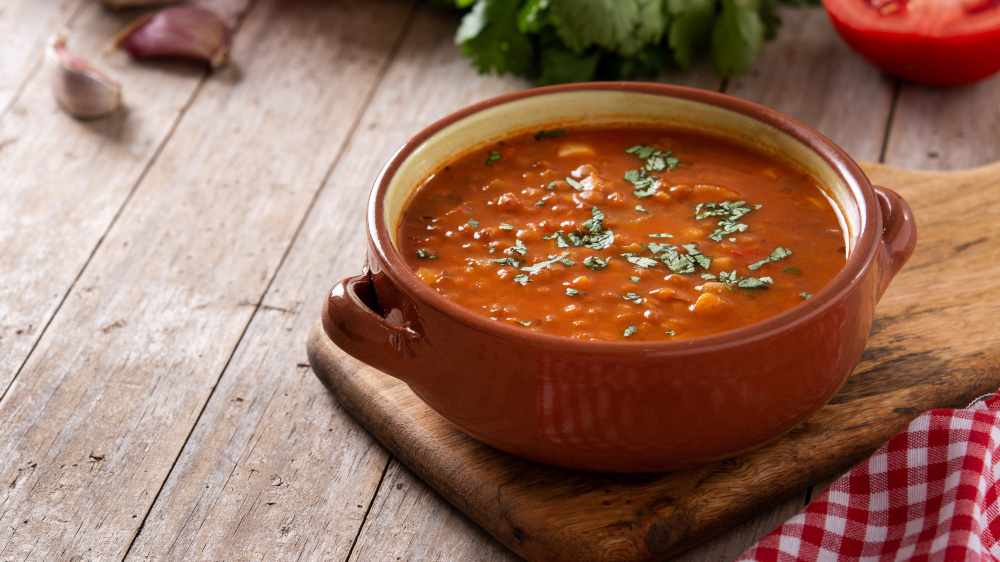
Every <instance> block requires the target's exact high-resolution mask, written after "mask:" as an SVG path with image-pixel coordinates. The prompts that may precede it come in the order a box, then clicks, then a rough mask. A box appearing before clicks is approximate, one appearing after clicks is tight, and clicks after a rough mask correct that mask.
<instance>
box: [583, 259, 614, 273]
mask: <svg viewBox="0 0 1000 562" xmlns="http://www.w3.org/2000/svg"><path fill="white" fill-rule="evenodd" d="M583 265H585V266H587V267H588V268H589V269H593V270H594V271H597V270H600V269H604V268H605V267H607V266H608V261H607V260H605V259H602V258H599V257H597V256H589V257H587V258H586V259H584V260H583Z"/></svg>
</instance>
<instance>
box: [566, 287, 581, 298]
mask: <svg viewBox="0 0 1000 562" xmlns="http://www.w3.org/2000/svg"><path fill="white" fill-rule="evenodd" d="M566 294H567V295H569V296H571V297H575V296H577V295H582V294H583V293H581V292H580V291H577V290H576V289H574V288H573V287H566Z"/></svg>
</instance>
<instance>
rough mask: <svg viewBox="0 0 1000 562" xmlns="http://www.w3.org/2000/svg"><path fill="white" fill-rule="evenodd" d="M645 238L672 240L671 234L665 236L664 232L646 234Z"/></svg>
mask: <svg viewBox="0 0 1000 562" xmlns="http://www.w3.org/2000/svg"><path fill="white" fill-rule="evenodd" d="M646 236H648V237H650V238H673V237H674V235H673V234H667V233H666V232H657V233H654V234H647V235H646Z"/></svg>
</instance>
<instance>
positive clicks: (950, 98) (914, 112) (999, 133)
mask: <svg viewBox="0 0 1000 562" xmlns="http://www.w3.org/2000/svg"><path fill="white" fill-rule="evenodd" d="M997 100H1000V74H998V75H996V76H993V77H992V78H988V79H986V80H983V81H982V82H978V83H976V84H971V85H968V86H965V87H962V88H930V87H926V86H918V85H915V84H905V83H904V84H901V85H900V92H899V98H898V100H897V103H896V108H895V111H894V114H893V120H892V127H891V129H890V131H889V135H888V143H887V144H886V153H885V159H884V162H885V163H886V164H891V165H893V166H896V167H897V168H907V169H917V170H962V169H965V168H971V167H974V166H980V165H983V164H985V163H987V162H997V161H1000V126H998V125H1000V103H998V102H997Z"/></svg>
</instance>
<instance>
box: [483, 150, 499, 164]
mask: <svg viewBox="0 0 1000 562" xmlns="http://www.w3.org/2000/svg"><path fill="white" fill-rule="evenodd" d="M501 158H503V154H501V153H500V152H499V151H496V150H491V151H490V155H489V156H487V157H486V165H487V166H492V165H493V163H494V162H496V161H497V160H499V159H501Z"/></svg>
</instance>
